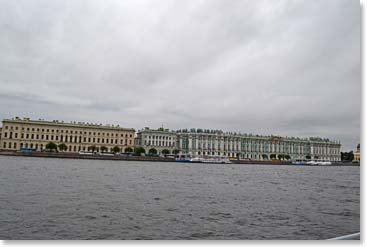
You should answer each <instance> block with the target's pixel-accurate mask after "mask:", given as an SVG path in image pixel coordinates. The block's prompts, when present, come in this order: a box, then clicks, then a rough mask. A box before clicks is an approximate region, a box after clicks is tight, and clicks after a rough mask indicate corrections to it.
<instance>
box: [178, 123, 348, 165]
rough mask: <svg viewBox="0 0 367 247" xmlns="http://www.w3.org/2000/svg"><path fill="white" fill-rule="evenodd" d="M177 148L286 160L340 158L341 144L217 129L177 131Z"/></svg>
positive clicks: (183, 152) (194, 153)
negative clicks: (286, 158) (285, 158)
mask: <svg viewBox="0 0 367 247" xmlns="http://www.w3.org/2000/svg"><path fill="white" fill-rule="evenodd" d="M177 140H178V141H177V149H179V150H180V154H181V155H188V156H194V157H197V156H199V157H200V156H201V157H202V156H225V157H233V158H240V159H253V160H267V159H271V158H273V157H274V156H275V158H278V157H279V155H281V157H283V158H284V157H288V158H289V159H292V160H296V159H322V160H330V161H340V148H341V145H340V143H339V142H337V141H330V140H329V139H322V138H319V137H314V138H312V137H311V138H295V137H278V136H259V135H252V134H239V133H233V132H226V133H224V132H223V131H221V130H202V129H191V130H186V129H185V130H178V131H177Z"/></svg>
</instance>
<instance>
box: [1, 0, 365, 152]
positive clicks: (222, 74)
mask: <svg viewBox="0 0 367 247" xmlns="http://www.w3.org/2000/svg"><path fill="white" fill-rule="evenodd" d="M0 6H1V8H0V54H1V55H0V118H1V119H3V118H12V117H15V116H18V117H30V118H32V119H45V120H54V119H58V120H64V121H83V122H92V123H103V124H120V126H124V127H129V128H130V127H132V128H135V129H136V130H138V129H141V128H143V127H145V126H148V127H150V128H158V127H161V126H162V125H163V126H164V127H165V128H169V129H180V128H205V129H222V130H224V131H239V132H242V133H253V134H260V135H271V134H272V135H280V136H295V137H311V136H320V137H325V138H330V139H332V140H340V141H341V144H342V150H344V151H349V150H355V149H356V146H357V144H358V143H359V142H360V111H361V60H360V52H361V48H360V45H361V44H360V35H361V33H360V28H361V16H360V3H359V1H357V0H323V1H319V0H304V1H302V0H300V1H289V0H277V1H273V0H207V1H205V0H185V1H181V0H139V1H133V0H124V1H121V0H104V1H100V0H86V1H81V0H73V1H64V0H55V1H49V0H42V1H41V0H17V1H9V0H0Z"/></svg>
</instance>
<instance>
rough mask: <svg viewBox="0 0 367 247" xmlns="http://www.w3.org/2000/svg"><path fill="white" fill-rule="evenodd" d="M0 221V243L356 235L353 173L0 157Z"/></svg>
mask: <svg viewBox="0 0 367 247" xmlns="http://www.w3.org/2000/svg"><path fill="white" fill-rule="evenodd" d="M0 221H1V224H0V239H327V238H332V237H336V236H340V235H345V234H350V233H354V232H358V231H359V229H360V169H359V167H350V166H349V167H348V166H344V167H306V166H279V165H235V164H230V165H228V164H226V165H224V164H188V163H163V162H162V163H161V162H136V161H97V160H72V159H54V158H27V157H7V156H0Z"/></svg>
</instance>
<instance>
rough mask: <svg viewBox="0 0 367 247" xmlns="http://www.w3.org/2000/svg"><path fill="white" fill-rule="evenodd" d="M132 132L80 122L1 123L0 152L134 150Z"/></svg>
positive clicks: (24, 120) (32, 121) (133, 131)
mask: <svg viewBox="0 0 367 247" xmlns="http://www.w3.org/2000/svg"><path fill="white" fill-rule="evenodd" d="M134 135H135V130H134V129H132V128H121V127H119V126H112V125H98V124H89V123H81V122H78V123H76V122H71V123H64V122H63V121H57V120H54V121H44V120H30V119H29V118H24V119H20V118H15V119H4V120H3V126H2V128H1V136H0V150H9V151H16V150H20V149H21V148H32V149H34V150H36V151H42V150H45V148H46V145H47V143H49V142H54V143H56V144H57V145H59V144H61V143H64V144H65V145H66V146H67V151H66V152H79V151H82V150H85V151H87V150H88V147H91V146H95V147H96V150H95V151H97V152H98V151H100V149H101V147H102V146H105V147H106V148H107V151H108V152H111V151H112V148H113V147H115V146H117V147H119V148H120V149H121V150H122V151H124V150H125V149H126V148H127V147H133V146H134Z"/></svg>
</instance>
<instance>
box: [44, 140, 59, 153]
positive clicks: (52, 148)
mask: <svg viewBox="0 0 367 247" xmlns="http://www.w3.org/2000/svg"><path fill="white" fill-rule="evenodd" d="M46 149H48V150H50V151H51V152H52V151H57V145H56V144H55V143H54V142H49V143H47V144H46Z"/></svg>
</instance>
